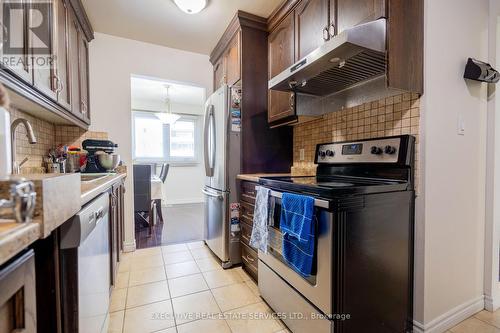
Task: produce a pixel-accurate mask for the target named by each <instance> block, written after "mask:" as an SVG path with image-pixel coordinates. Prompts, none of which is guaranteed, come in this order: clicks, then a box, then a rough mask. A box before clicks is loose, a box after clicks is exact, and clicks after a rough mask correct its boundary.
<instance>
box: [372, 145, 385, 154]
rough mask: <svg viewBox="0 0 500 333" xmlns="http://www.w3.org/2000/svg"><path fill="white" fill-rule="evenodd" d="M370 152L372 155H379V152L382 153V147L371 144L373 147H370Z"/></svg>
mask: <svg viewBox="0 0 500 333" xmlns="http://www.w3.org/2000/svg"><path fill="white" fill-rule="evenodd" d="M370 152H371V153H372V154H373V155H380V154H382V148H379V147H377V146H373V147H371V149H370Z"/></svg>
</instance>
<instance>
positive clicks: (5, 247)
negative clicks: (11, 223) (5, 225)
mask: <svg viewBox="0 0 500 333" xmlns="http://www.w3.org/2000/svg"><path fill="white" fill-rule="evenodd" d="M40 237H41V232H40V224H39V223H37V222H29V223H25V224H24V225H22V226H21V227H20V228H19V229H18V230H15V231H13V232H12V233H9V234H7V235H5V236H4V237H2V238H1V239H0V265H3V264H5V263H6V262H7V261H9V260H10V259H12V258H14V257H15V256H16V255H18V254H19V253H20V252H21V251H22V250H24V249H26V248H27V247H28V246H30V245H31V244H33V243H34V242H36V241H37V240H38V239H40Z"/></svg>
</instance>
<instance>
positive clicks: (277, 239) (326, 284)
mask: <svg viewBox="0 0 500 333" xmlns="http://www.w3.org/2000/svg"><path fill="white" fill-rule="evenodd" d="M281 197H282V193H280V192H276V191H271V195H270V201H271V202H270V203H271V207H273V206H274V213H273V214H270V216H269V221H268V222H269V227H268V228H269V233H268V237H269V242H268V253H267V254H266V253H264V252H262V251H259V259H260V260H261V261H262V262H263V263H265V264H266V265H267V266H268V267H269V268H271V269H272V270H273V271H274V272H275V273H276V274H278V275H279V276H280V277H281V278H282V279H283V280H284V281H286V282H287V283H288V284H290V285H291V286H292V287H293V288H294V289H295V290H297V291H298V292H299V293H300V294H302V296H303V297H305V298H306V299H307V300H308V301H309V302H311V303H312V304H313V305H314V306H316V307H317V308H318V309H319V310H321V311H322V312H323V313H324V314H326V315H329V314H332V313H333V307H332V297H333V288H332V284H333V281H332V267H333V255H334V254H333V247H332V243H333V241H332V239H333V213H332V212H330V211H328V209H327V208H326V207H328V206H329V204H328V201H325V200H319V199H316V200H315V215H316V223H317V226H316V250H315V256H314V262H313V274H312V275H311V276H310V277H308V278H304V277H302V276H301V275H300V274H299V273H297V272H296V271H294V270H293V269H292V268H291V267H290V266H289V265H288V264H287V263H286V261H285V259H284V258H283V256H282V250H281V248H282V239H283V236H282V233H281V230H280V217H281ZM259 283H260V281H259Z"/></svg>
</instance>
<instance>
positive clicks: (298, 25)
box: [294, 0, 330, 59]
mask: <svg viewBox="0 0 500 333" xmlns="http://www.w3.org/2000/svg"><path fill="white" fill-rule="evenodd" d="M329 2H330V1H329V0H302V1H301V2H300V4H299V5H298V6H297V8H296V9H295V13H294V15H295V47H296V53H297V59H302V58H303V57H305V56H306V55H308V54H309V53H311V52H312V51H314V50H315V49H316V48H317V47H319V46H321V45H322V44H323V43H324V42H325V41H327V40H328V39H329V33H328V26H329V13H330V9H329Z"/></svg>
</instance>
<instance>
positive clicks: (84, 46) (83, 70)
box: [78, 32, 90, 124]
mask: <svg viewBox="0 0 500 333" xmlns="http://www.w3.org/2000/svg"><path fill="white" fill-rule="evenodd" d="M78 63H79V66H78V77H79V83H80V114H81V116H82V120H83V121H85V122H86V123H87V124H90V110H89V101H90V98H89V44H88V43H87V40H86V38H85V35H84V34H83V33H82V32H80V34H79V45H78Z"/></svg>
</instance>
